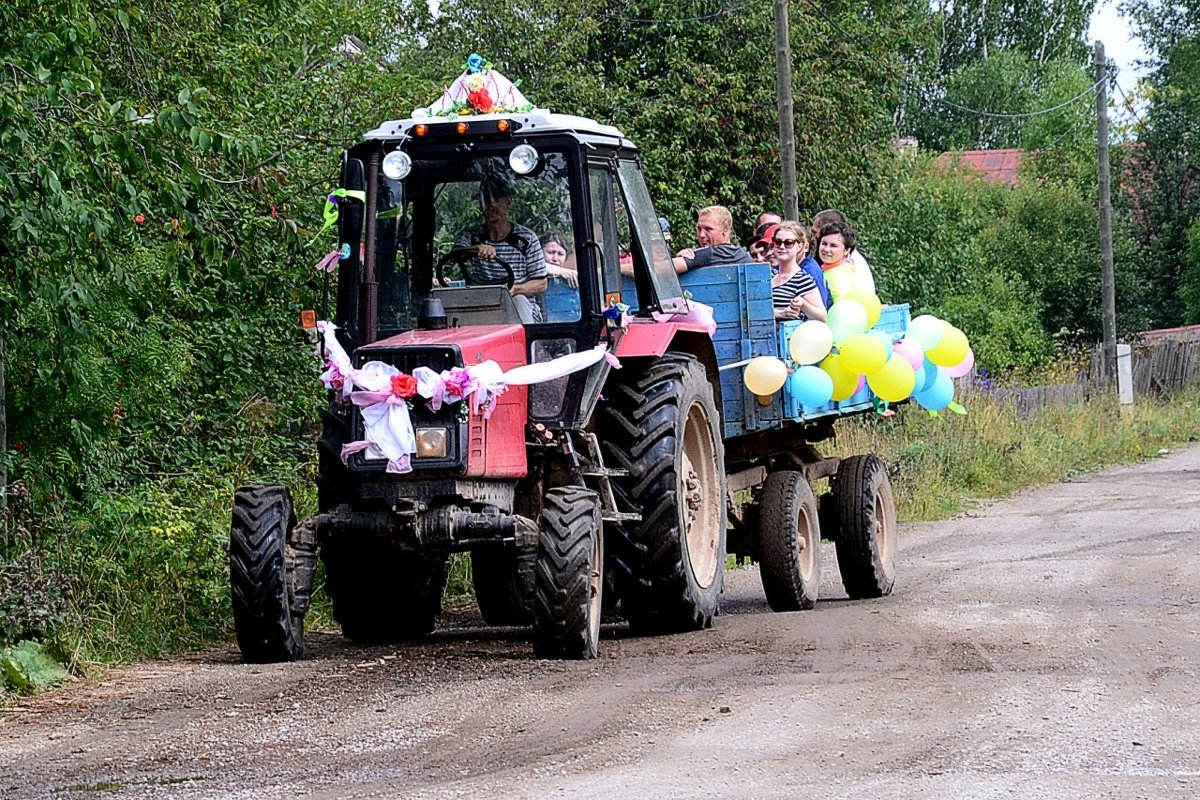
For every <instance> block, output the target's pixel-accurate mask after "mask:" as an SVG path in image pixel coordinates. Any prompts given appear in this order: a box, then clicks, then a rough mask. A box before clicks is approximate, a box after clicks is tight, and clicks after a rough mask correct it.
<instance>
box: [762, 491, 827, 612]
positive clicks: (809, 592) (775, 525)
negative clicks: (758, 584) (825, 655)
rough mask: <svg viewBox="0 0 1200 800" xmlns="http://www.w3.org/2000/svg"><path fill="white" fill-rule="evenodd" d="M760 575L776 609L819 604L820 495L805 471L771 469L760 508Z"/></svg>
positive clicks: (809, 606) (772, 606)
mask: <svg viewBox="0 0 1200 800" xmlns="http://www.w3.org/2000/svg"><path fill="white" fill-rule="evenodd" d="M757 536H758V542H759V544H758V549H759V553H760V558H761V561H760V564H759V574H760V575H761V577H762V584H763V591H764V592H765V593H766V595H767V604H768V605H769V606H771V610H772V611H801V610H808V609H811V608H812V607H813V606H815V605H816V604H817V593H818V590H819V588H820V586H821V525H820V522H819V521H818V515H817V499H816V498H815V497H814V496H813V491H812V487H811V486H809V484H808V480H807V479H806V478H805V477H804V473H803V472H796V471H792V470H781V471H779V472H772V473H771V474H770V475H768V476H767V480H766V482H765V483H764V484H763V489H762V496H761V499H760V500H759V508H758V530H757Z"/></svg>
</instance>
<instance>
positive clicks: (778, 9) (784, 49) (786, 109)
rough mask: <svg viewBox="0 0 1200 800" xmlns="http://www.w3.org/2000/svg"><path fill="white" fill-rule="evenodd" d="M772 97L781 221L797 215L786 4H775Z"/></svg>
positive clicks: (785, 0) (782, 1)
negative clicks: (775, 110) (779, 170)
mask: <svg viewBox="0 0 1200 800" xmlns="http://www.w3.org/2000/svg"><path fill="white" fill-rule="evenodd" d="M775 94H776V96H777V98H778V103H779V161H780V162H781V163H782V165H783V218H784V219H796V218H797V217H799V215H800V199H799V197H798V196H797V194H796V127H795V124H796V123H795V114H794V113H793V111H794V109H793V106H792V39H791V34H790V33H789V32H788V0H775Z"/></svg>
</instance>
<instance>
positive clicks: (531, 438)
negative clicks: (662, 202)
mask: <svg viewBox="0 0 1200 800" xmlns="http://www.w3.org/2000/svg"><path fill="white" fill-rule="evenodd" d="M452 113H453V112H452ZM331 199H332V200H336V201H337V210H338V215H337V216H338V219H337V231H338V236H339V245H340V248H339V259H338V268H337V286H336V310H335V314H334V316H333V319H332V320H331V322H332V324H333V325H335V326H336V327H328V328H326V330H325V339H324V345H323V350H324V352H325V353H326V355H327V356H328V357H330V359H331V362H332V364H333V366H332V367H331V371H330V372H329V373H327V385H329V386H331V387H332V388H331V392H330V404H329V406H328V408H327V409H326V410H325V411H324V426H323V428H324V432H323V434H322V437H321V440H320V442H319V459H320V463H319V474H318V497H319V501H318V502H319V511H318V513H317V514H316V515H315V516H313V517H311V518H309V519H307V520H305V521H304V522H302V523H300V524H299V525H297V524H296V521H295V519H294V514H293V510H292V501H291V498H290V496H289V493H288V491H287V489H286V488H284V487H281V486H256V487H250V488H244V489H241V490H239V491H238V493H237V495H236V498H235V501H234V513H233V526H232V538H231V550H230V558H231V575H232V595H233V608H234V617H235V623H236V630H237V637H238V643H239V645H240V647H241V650H242V653H243V655H244V657H245V658H246V659H247V660H250V661H282V660H290V659H296V658H299V657H300V655H301V652H302V641H303V619H304V614H305V612H306V611H307V609H308V598H309V593H310V591H311V586H312V577H313V573H314V570H315V564H316V558H317V557H318V555H319V557H320V558H321V560H322V561H323V562H324V566H325V575H326V581H327V582H326V590H327V592H328V594H329V596H330V598H331V600H332V602H333V613H334V616H335V618H336V620H337V622H338V623H339V624H340V625H341V628H342V632H343V634H344V635H345V636H346V637H347V638H349V639H351V640H353V641H355V642H363V643H386V642H395V641H400V640H405V639H411V638H414V637H419V636H422V635H424V634H427V633H429V632H430V631H431V630H432V629H433V627H434V621H435V617H436V616H437V615H438V613H439V612H440V609H441V597H442V591H443V587H444V584H445V580H446V567H447V560H448V558H449V556H450V554H451V553H454V552H462V551H469V552H470V554H471V565H472V576H473V581H474V588H475V594H476V598H477V599H478V603H479V608H480V611H481V613H482V616H483V618H484V620H485V621H486V622H488V623H489V624H493V625H532V629H533V639H534V649H535V651H536V653H537V654H538V655H539V656H542V657H553V658H592V657H594V656H595V655H596V651H597V645H598V640H599V633H600V621H601V615H602V613H603V610H604V609H607V608H611V607H613V606H615V605H616V603H617V602H619V603H620V612H621V615H622V616H623V617H624V618H625V619H626V620H628V622H629V623H630V625H631V627H632V628H633V629H634V630H635V631H640V632H667V631H681V630H695V629H701V628H706V627H708V626H709V625H711V624H712V621H713V617H714V615H715V614H716V612H717V607H718V601H719V598H720V595H721V591H722V581H723V574H724V567H725V562H726V557H727V535H729V536H731V538H730V545H731V547H730V549H731V550H732V551H733V552H734V553H736V554H743V555H747V556H753V557H755V558H758V559H759V560H763V559H764V557H765V559H766V560H765V561H764V582H765V583H767V589H768V597H769V598H770V599H771V600H772V606H774V607H777V608H804V607H811V605H812V601H813V600H815V596H816V594H815V593H816V581H818V580H819V570H818V568H817V567H818V566H819V562H817V561H815V553H816V551H817V550H818V549H819V544H820V539H821V532H820V529H819V527H818V514H817V507H816V501H815V499H813V494H812V491H811V489H810V487H809V481H810V480H815V479H817V478H820V477H825V476H828V477H832V478H834V480H835V481H838V480H843V478H842V476H841V475H839V474H838V473H839V463H838V462H837V461H836V460H831V459H821V458H820V457H819V456H817V455H816V454H815V450H813V449H812V447H811V442H812V441H816V440H818V439H819V438H823V437H825V436H828V435H829V433H830V428H831V426H832V420H833V419H834V418H836V416H837V414H836V413H831V414H823V415H820V416H819V419H817V420H816V421H815V422H812V421H809V422H805V421H804V420H802V419H797V418H793V419H790V420H789V419H787V418H786V416H785V411H786V409H785V408H784V407H783V405H782V403H783V402H784V400H783V399H782V398H775V399H771V398H755V397H754V396H753V395H750V394H749V393H748V392H747V391H746V390H745V388H744V387H743V386H742V385H741V382H740V379H738V378H737V376H736V374H735V373H732V372H725V373H722V372H721V371H720V369H719V360H718V359H719V358H720V360H721V361H722V362H729V361H733V360H734V359H737V358H743V357H748V356H753V355H760V354H767V353H770V354H775V353H777V352H778V347H779V338H778V332H777V330H776V328H775V325H774V322H773V320H772V319H771V316H770V315H771V312H770V302H769V292H770V289H769V278H768V279H767V280H766V281H765V282H764V281H762V280H761V278H762V276H754V280H753V281H749V282H747V280H746V278H745V276H746V274H747V273H746V269H747V268H748V267H763V265H742V266H740V267H735V268H720V269H718V268H709V269H707V270H699V271H697V272H698V273H707V274H708V276H709V277H708V278H707V279H704V278H700V277H697V278H696V280H697V281H703V280H707V281H708V283H707V284H704V286H707V287H708V288H709V289H710V290H711V291H710V294H712V292H718V293H719V292H724V291H729V290H730V287H729V286H728V285H727V284H726V281H727V278H726V277H725V276H727V275H733V276H734V277H733V278H732V279H731V280H732V281H733V282H734V283H735V284H738V285H735V286H733V288H732V291H733V297H734V303H732V304H731V303H726V302H723V301H722V300H721V298H720V297H713V298H712V305H713V307H714V308H715V309H716V313H717V316H718V320H717V321H718V322H720V323H721V326H722V328H720V329H719V330H723V331H724V333H718V335H717V336H716V337H715V338H714V335H713V327H712V325H711V324H710V322H709V321H707V320H704V319H698V318H697V314H696V313H695V311H694V309H690V308H689V302H688V300H687V299H686V296H685V292H684V289H683V287H681V285H680V280H679V278H678V276H677V274H676V272H675V270H674V267H673V265H672V262H671V252H670V249H669V247H668V244H667V242H666V240H665V238H664V236H663V232H662V229H661V227H660V224H659V221H658V220H659V218H658V215H657V214H656V213H655V210H654V206H653V204H652V202H651V199H650V194H649V192H648V191H647V188H646V185H645V181H644V179H643V175H642V169H641V164H640V158H639V155H638V151H637V149H636V148H635V147H634V145H633V143H632V142H630V141H629V140H628V139H627V138H625V137H624V136H623V135H622V134H621V132H620V131H618V130H617V129H615V128H612V127H609V126H606V125H602V124H599V123H597V122H595V121H592V120H588V119H583V118H579V117H572V116H565V115H559V114H551V113H549V112H545V111H540V110H536V109H535V110H529V109H525V110H522V111H519V112H504V111H502V110H501V111H492V112H491V113H487V114H482V113H470V114H453V115H452V116H433V115H423V116H416V117H414V118H412V119H404V120H398V121H393V122H388V123H385V124H384V125H382V126H380V127H379V128H377V129H376V130H374V131H371V132H370V133H368V134H367V135H366V137H365V139H364V141H363V142H362V143H360V144H358V145H356V146H354V147H352V148H350V149H349V150H348V151H346V152H345V153H344V155H343V158H342V165H341V177H340V185H339V191H338V192H336V193H335V195H334V196H333V197H332V198H331ZM556 237H557V241H559V242H560V243H562V244H563V247H562V249H563V250H564V251H565V253H566V259H565V261H564V263H562V264H551V266H552V267H553V269H550V270H549V274H547V270H546V268H545V266H544V265H545V264H546V263H547V254H549V253H550V252H551V251H552V250H553V248H552V247H551V246H550V244H549V242H550V241H551V240H553V239H555V238H556ZM542 241H545V242H547V244H546V245H545V246H543V245H542ZM721 269H725V272H722V271H721ZM623 271H624V275H623V274H622V273H623ZM543 276H544V277H543ZM738 276H741V277H740V278H739V277H738ZM739 280H740V283H738V282H739ZM704 286H702V285H700V284H697V286H696V287H695V288H694V289H693V292H695V293H696V294H697V295H699V294H701V293H703V291H704ZM764 286H765V287H767V288H765V289H763V288H762V287H764ZM763 291H765V292H766V293H767V294H766V300H765V301H764V300H763V297H762V296H760V295H762V292H763ZM764 302H765V305H764ZM738 306H744V307H738ZM627 309H628V311H629V313H630V314H631V316H629V317H627V316H626V313H625V312H626V310H627ZM723 337H724V338H723ZM726 349H728V350H729V352H728V353H726V352H725V350H726ZM610 356H612V357H613V358H610ZM617 359H619V363H620V368H617V366H616V364H615V363H614V362H616V361H617ZM331 376H332V377H331ZM723 378H725V380H724V382H723V380H722V379H723ZM414 385H416V386H418V387H419V388H418V389H414ZM456 399H457V400H458V402H453V401H454V400H456ZM797 413H801V412H797ZM401 418H403V419H401ZM726 440H728V442H727V441H726ZM727 448H728V449H727ZM844 466H845V467H846V475H847V476H848V477H846V478H845V479H844V480H845V481H847V486H848V487H849V488H848V490H847V491H846V492H842V493H841V495H839V496H843V497H850V494H856V496H861V497H860V500H861V498H862V497H865V500H861V502H860V500H846V501H845V502H843V503H842V505H843V506H845V509H846V511H845V512H844V514H843V516H844V517H845V519H843V521H842V523H841V524H840V527H841V528H843V529H845V530H848V531H858V532H857V533H855V534H854V536H853V537H852V541H850V544H849V545H847V549H846V553H847V556H846V558H847V560H848V562H849V561H853V562H854V563H855V564H856V565H857V566H855V567H853V569H854V576H853V581H854V586H855V587H857V595H856V596H870V595H875V596H878V595H880V594H886V593H887V592H888V591H890V589H891V581H892V571H891V570H892V567H891V552H892V551H891V547H892V545H891V542H892V538H891V537H892V536H893V533H892V528H893V527H894V510H893V509H892V506H891V495H890V489H888V488H887V483H886V481H887V475H886V471H884V470H882V464H881V462H878V459H874V457H865V458H860V459H858V460H855V461H854V462H853V464H846V465H844ZM727 467H728V469H729V470H730V474H731V475H732V476H735V477H736V478H737V481H736V486H735V487H734V488H736V489H739V490H741V492H742V494H743V499H742V500H741V501H739V500H737V499H736V498H735V497H734V494H733V493H732V492H731V491H730V487H729V485H728V484H727V479H726V470H727ZM850 472H853V473H854V474H853V475H850ZM860 473H861V474H860ZM850 483H853V486H852V487H850V486H849V484H850ZM864 487H865V488H864ZM851 489H852V490H853V491H850V490H851ZM864 491H866V492H867V494H866V495H863V492H864ZM745 492H749V493H750V495H749V496H750V501H749V502H748V503H747V502H746V501H745V499H744V498H745V494H744V493H745ZM764 500H766V501H769V504H770V508H769V509H768V508H765V507H764V510H763V513H758V512H757V509H758V508H759V506H760V505H761V503H762V502H763V501H764ZM856 504H857V505H856ZM859 506H861V507H862V510H861V513H859V512H858V511H855V510H854V509H856V508H858V507H859ZM730 509H732V510H733V512H734V513H733V514H732V521H733V522H734V528H733V530H732V531H728V530H727V529H729V527H730V521H731V514H730ZM822 510H823V511H826V512H827V513H823V514H822V515H821V516H822V518H823V521H825V522H826V525H827V528H828V529H829V532H832V530H833V528H834V527H835V525H837V523H832V522H829V520H832V519H834V518H835V517H837V515H838V508H836V507H833V506H832V505H831V506H830V508H829V509H822ZM855 515H857V516H855ZM851 516H855V518H854V519H850V517H851ZM827 535H828V532H827ZM841 552H842V545H841V543H840V542H839V554H840V553H841ZM856 554H857V555H856ZM845 570H846V567H843V572H844V573H845ZM847 587H848V588H850V587H851V582H847ZM852 595H855V592H853V591H852Z"/></svg>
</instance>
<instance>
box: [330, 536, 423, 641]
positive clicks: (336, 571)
mask: <svg viewBox="0 0 1200 800" xmlns="http://www.w3.org/2000/svg"><path fill="white" fill-rule="evenodd" d="M321 559H322V560H323V561H324V562H325V591H326V592H327V593H328V594H329V598H330V599H331V600H332V601H333V618H334V619H335V620H337V622H338V624H340V625H341V626H342V635H343V636H345V637H346V638H347V639H349V640H351V641H352V642H355V643H356V644H391V643H393V642H401V641H407V640H410V639H417V638H420V637H422V636H424V635H425V634H427V633H429V632H430V631H432V630H433V627H434V623H435V622H436V620H437V616H438V614H440V613H441V611H442V590H443V589H445V588H446V561H447V556H446V554H445V553H414V552H410V551H404V550H400V549H399V548H398V547H396V546H395V545H394V544H392V543H390V542H387V541H384V540H382V539H377V538H375V537H371V536H366V535H360V536H344V535H343V536H339V537H336V538H331V539H328V540H326V541H325V542H323V543H322V546H321Z"/></svg>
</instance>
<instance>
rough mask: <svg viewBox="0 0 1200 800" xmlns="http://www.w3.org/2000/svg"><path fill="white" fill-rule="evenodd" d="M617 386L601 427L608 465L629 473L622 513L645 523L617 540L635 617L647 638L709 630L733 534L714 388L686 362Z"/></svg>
mask: <svg viewBox="0 0 1200 800" xmlns="http://www.w3.org/2000/svg"><path fill="white" fill-rule="evenodd" d="M626 372H627V373H631V374H629V375H626V374H625V373H626ZM614 377H615V378H616V382H615V383H613V384H610V386H609V388H608V390H607V392H608V394H609V400H610V404H609V406H608V407H607V408H606V409H604V412H603V416H602V417H601V420H600V424H601V429H600V432H601V434H602V435H601V440H602V441H603V442H604V447H605V450H606V458H605V460H606V462H608V463H611V464H612V465H614V466H616V467H620V468H622V469H625V470H627V471H628V473H629V474H628V476H627V477H621V478H615V479H613V485H614V489H615V490H616V492H617V497H618V501H619V504H620V505H622V506H624V507H625V508H627V509H629V510H631V511H636V512H638V513H640V514H641V515H642V520H641V522H638V523H628V524H627V525H624V526H620V527H616V528H614V530H613V532H612V534H611V535H610V538H609V543H610V545H611V547H612V549H613V551H614V552H613V557H612V562H613V565H614V567H615V568H616V570H617V575H618V578H619V581H618V585H619V586H620V587H621V598H622V600H621V607H622V609H623V612H624V615H625V618H626V619H628V620H629V623H630V625H631V626H632V627H633V628H634V629H636V630H642V631H679V630H700V629H703V628H707V627H709V626H710V625H712V620H713V616H714V615H715V614H716V613H717V607H718V605H719V601H720V597H721V589H722V583H723V577H724V568H725V537H726V530H725V529H726V527H727V516H726V513H727V511H726V504H725V499H726V498H725V494H726V483H725V466H724V462H725V453H724V444H723V441H722V438H721V429H720V417H719V416H718V414H717V409H716V403H715V401H714V400H713V392H712V386H711V384H709V382H708V380H707V378H706V376H705V372H704V367H703V366H701V364H700V363H699V362H698V361H697V360H696V359H695V358H694V357H692V356H690V355H685V354H682V353H668V354H667V355H665V356H663V357H662V358H660V359H657V360H656V361H654V362H652V363H650V364H649V365H648V366H646V367H645V369H643V370H642V371H640V372H637V373H634V372H633V369H632V367H627V368H626V370H625V372H623V373H618V374H617V375H615V376H614Z"/></svg>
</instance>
